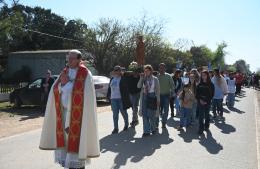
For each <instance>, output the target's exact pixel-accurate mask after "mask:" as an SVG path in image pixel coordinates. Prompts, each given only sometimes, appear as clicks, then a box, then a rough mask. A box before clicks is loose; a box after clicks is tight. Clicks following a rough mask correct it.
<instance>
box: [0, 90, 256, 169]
mask: <svg viewBox="0 0 260 169" xmlns="http://www.w3.org/2000/svg"><path fill="white" fill-rule="evenodd" d="M245 91H246V92H245V93H243V94H242V96H241V97H239V98H237V99H236V100H237V102H236V108H235V109H233V110H232V111H231V110H228V109H227V108H226V107H225V114H224V116H225V121H221V120H219V121H216V122H214V121H213V122H212V125H211V126H210V130H211V132H209V133H205V135H204V136H202V137H199V136H198V135H197V134H196V132H197V127H196V126H194V127H193V128H191V129H188V131H187V132H182V133H179V132H178V131H177V130H176V128H177V126H178V120H179V119H177V118H176V119H170V120H169V121H168V127H167V130H164V131H161V130H160V132H159V133H160V134H158V135H156V136H152V137H148V138H144V139H143V138H141V135H142V125H139V126H137V127H136V131H134V130H133V129H130V130H129V131H127V132H121V133H119V134H118V135H110V132H111V131H112V113H111V112H107V113H101V114H99V116H98V119H99V132H100V142H101V151H102V153H101V157H100V158H98V159H94V160H93V161H92V163H91V166H88V167H87V168H93V169H109V168H115V169H118V168H127V169H132V168H138V169H155V168H156V169H157V168H168V169H220V168H221V169H256V168H257V155H256V154H257V151H256V147H257V146H256V124H255V107H254V106H255V105H254V97H255V94H254V91H253V90H250V89H245ZM120 121H121V122H122V118H121V119H120ZM121 126H123V125H121ZM39 136H40V130H36V131H32V132H28V133H24V134H21V135H17V136H14V137H9V138H4V139H1V140H0V169H58V168H60V167H59V166H57V165H56V164H53V153H52V152H50V151H41V150H39V149H38V143H39Z"/></svg>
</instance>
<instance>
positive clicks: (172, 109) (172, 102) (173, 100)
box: [170, 97, 175, 114]
mask: <svg viewBox="0 0 260 169" xmlns="http://www.w3.org/2000/svg"><path fill="white" fill-rule="evenodd" d="M174 102H175V97H171V98H170V108H171V113H172V114H174Z"/></svg>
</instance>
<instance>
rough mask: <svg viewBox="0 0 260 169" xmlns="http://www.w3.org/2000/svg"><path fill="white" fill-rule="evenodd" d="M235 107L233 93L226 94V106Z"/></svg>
mask: <svg viewBox="0 0 260 169" xmlns="http://www.w3.org/2000/svg"><path fill="white" fill-rule="evenodd" d="M234 105H235V93H228V95H227V106H228V107H234Z"/></svg>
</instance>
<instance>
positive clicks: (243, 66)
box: [234, 59, 251, 74]
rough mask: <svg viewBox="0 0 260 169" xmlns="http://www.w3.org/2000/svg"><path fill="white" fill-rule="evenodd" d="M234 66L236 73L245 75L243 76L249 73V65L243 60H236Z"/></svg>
mask: <svg viewBox="0 0 260 169" xmlns="http://www.w3.org/2000/svg"><path fill="white" fill-rule="evenodd" d="M234 66H235V67H236V71H238V72H241V73H245V74H248V73H251V72H250V69H249V68H250V65H249V64H247V63H246V61H245V60H243V59H240V60H237V61H236V62H235V63H234Z"/></svg>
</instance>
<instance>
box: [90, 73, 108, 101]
mask: <svg viewBox="0 0 260 169" xmlns="http://www.w3.org/2000/svg"><path fill="white" fill-rule="evenodd" d="M93 80H94V84H95V90H96V98H97V100H101V99H107V91H108V85H109V82H110V79H109V78H108V77H105V76H93Z"/></svg>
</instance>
